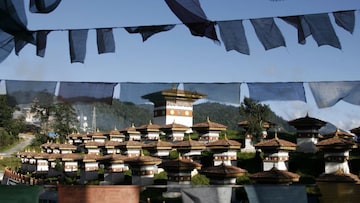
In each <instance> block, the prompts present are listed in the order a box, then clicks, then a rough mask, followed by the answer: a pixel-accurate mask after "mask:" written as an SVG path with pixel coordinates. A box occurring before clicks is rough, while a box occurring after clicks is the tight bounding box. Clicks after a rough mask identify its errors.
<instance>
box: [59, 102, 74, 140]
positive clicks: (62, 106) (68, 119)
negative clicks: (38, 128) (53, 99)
mask: <svg viewBox="0 0 360 203" xmlns="http://www.w3.org/2000/svg"><path fill="white" fill-rule="evenodd" d="M53 114H54V125H53V127H54V129H55V133H56V134H57V135H59V139H60V142H64V141H65V137H66V135H69V134H70V133H73V132H76V126H78V122H79V121H78V119H77V114H76V111H75V109H74V108H73V107H72V106H71V105H70V104H67V103H56V104H55V106H54V112H53Z"/></svg>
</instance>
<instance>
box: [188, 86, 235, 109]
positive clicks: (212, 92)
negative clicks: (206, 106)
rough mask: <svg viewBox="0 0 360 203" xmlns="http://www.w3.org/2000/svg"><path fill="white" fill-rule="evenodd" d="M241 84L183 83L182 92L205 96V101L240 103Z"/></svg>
mask: <svg viewBox="0 0 360 203" xmlns="http://www.w3.org/2000/svg"><path fill="white" fill-rule="evenodd" d="M240 85H241V83H184V90H187V91H192V92H198V93H200V94H206V95H207V97H206V99H207V100H210V101H214V102H225V103H232V104H239V103H240Z"/></svg>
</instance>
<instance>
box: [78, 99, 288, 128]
mask: <svg viewBox="0 0 360 203" xmlns="http://www.w3.org/2000/svg"><path fill="white" fill-rule="evenodd" d="M74 107H75V109H76V111H77V113H78V115H79V116H81V115H82V116H86V117H87V122H88V125H89V126H90V127H91V124H92V122H93V121H92V117H93V109H94V107H95V109H96V111H95V112H96V127H97V128H98V129H100V130H111V129H114V128H115V127H116V128H117V129H122V128H126V127H129V126H131V124H132V123H134V124H135V126H140V125H144V124H147V123H148V122H149V120H151V119H152V115H153V113H152V109H153V106H152V105H135V104H133V103H129V102H121V101H119V100H114V101H113V104H112V105H108V104H104V103H96V104H81V105H80V104H77V105H74ZM207 117H209V119H210V120H211V121H213V122H217V123H221V124H223V125H226V126H227V127H228V129H229V130H241V129H240V128H239V127H238V126H237V123H238V122H239V121H241V120H244V118H242V117H241V116H240V114H239V109H238V107H236V106H231V105H224V104H219V103H201V104H197V105H194V123H200V122H204V121H206V119H207ZM269 120H270V121H272V122H274V123H277V124H279V125H280V128H281V129H284V130H285V131H290V132H293V131H294V129H293V128H291V127H290V126H289V125H288V124H287V121H285V120H283V119H282V118H281V117H279V116H277V115H275V114H272V115H271V117H270V118H269Z"/></svg>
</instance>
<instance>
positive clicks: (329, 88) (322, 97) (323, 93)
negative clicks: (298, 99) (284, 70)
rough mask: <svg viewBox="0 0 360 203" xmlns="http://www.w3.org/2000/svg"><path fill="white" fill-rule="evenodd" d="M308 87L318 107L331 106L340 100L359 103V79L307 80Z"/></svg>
mask: <svg viewBox="0 0 360 203" xmlns="http://www.w3.org/2000/svg"><path fill="white" fill-rule="evenodd" d="M309 87H310V90H311V92H312V94H313V97H314V99H315V102H316V104H317V106H318V107H319V108H326V107H331V106H333V105H335V104H336V103H337V102H339V101H340V100H343V101H346V102H348V103H351V104H354V105H360V82H359V81H334V82H309Z"/></svg>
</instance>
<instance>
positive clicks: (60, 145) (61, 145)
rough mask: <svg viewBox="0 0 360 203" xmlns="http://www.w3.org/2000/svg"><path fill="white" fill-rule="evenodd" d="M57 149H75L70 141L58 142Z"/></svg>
mask: <svg viewBox="0 0 360 203" xmlns="http://www.w3.org/2000/svg"><path fill="white" fill-rule="evenodd" d="M59 149H69V150H76V146H75V145H72V144H70V143H64V144H59Z"/></svg>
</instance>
